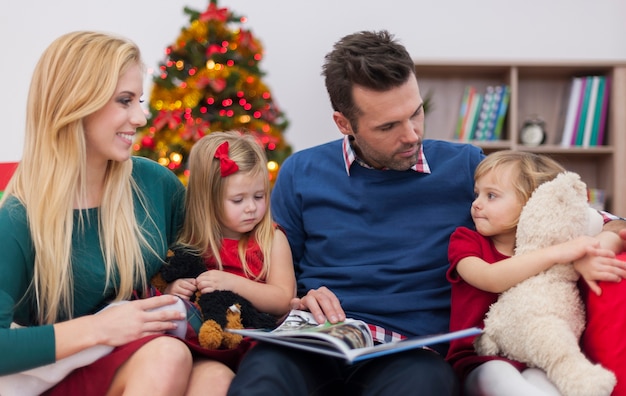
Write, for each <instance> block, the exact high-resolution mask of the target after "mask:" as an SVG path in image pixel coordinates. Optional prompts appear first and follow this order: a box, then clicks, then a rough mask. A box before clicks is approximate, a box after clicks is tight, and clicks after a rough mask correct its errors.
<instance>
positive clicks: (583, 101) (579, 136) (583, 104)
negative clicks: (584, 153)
mask: <svg viewBox="0 0 626 396" xmlns="http://www.w3.org/2000/svg"><path fill="white" fill-rule="evenodd" d="M590 95H591V77H585V89H584V90H583V92H582V95H581V96H580V102H579V104H580V106H579V107H578V110H579V117H578V127H577V128H576V135H575V139H576V140H575V141H574V143H573V144H572V146H582V144H583V136H584V134H585V121H586V120H587V107H588V105H589V96H590Z"/></svg>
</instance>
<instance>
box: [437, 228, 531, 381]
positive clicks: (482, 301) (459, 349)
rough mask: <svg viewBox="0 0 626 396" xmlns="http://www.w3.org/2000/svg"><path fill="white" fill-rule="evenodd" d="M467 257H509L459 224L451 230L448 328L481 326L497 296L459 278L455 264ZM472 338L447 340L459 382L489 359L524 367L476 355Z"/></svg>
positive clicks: (492, 260)
mask: <svg viewBox="0 0 626 396" xmlns="http://www.w3.org/2000/svg"><path fill="white" fill-rule="evenodd" d="M470 256H471V257H480V258H481V259H483V260H485V261H486V262H487V263H490V264H491V263H495V262H497V261H501V260H504V259H507V258H509V256H505V255H504V254H502V253H500V252H498V251H497V250H496V249H495V247H494V245H493V242H492V241H491V239H489V238H486V237H484V236H482V235H480V234H479V233H478V232H476V231H473V230H470V229H468V228H465V227H459V228H457V229H456V230H455V231H454V232H453V233H452V235H451V236H450V245H449V248H448V259H449V261H450V268H449V269H448V272H447V274H446V276H447V278H448V281H449V282H450V283H451V284H452V301H451V313H450V331H456V330H461V329H465V328H468V327H474V326H476V327H480V328H483V327H484V326H485V323H484V319H485V315H486V314H487V311H489V307H490V306H491V304H493V303H494V302H496V300H497V299H498V294H497V293H490V292H486V291H483V290H480V289H477V288H475V287H473V286H471V285H470V284H468V283H467V282H465V281H464V280H463V279H461V277H459V275H458V273H457V272H456V265H457V264H458V262H459V261H460V260H461V259H463V258H465V257H470ZM474 339H475V337H466V338H461V339H457V340H453V341H451V342H450V348H449V350H448V354H447V356H446V360H447V361H448V362H449V363H450V364H451V365H452V368H453V369H454V371H455V372H456V374H457V375H458V377H459V379H461V380H462V381H464V380H465V378H466V376H467V375H468V374H469V372H470V371H471V370H473V369H474V368H476V367H477V366H479V365H480V364H482V363H485V362H487V361H490V360H504V361H506V362H509V363H511V364H512V365H513V366H514V367H516V368H517V369H518V370H520V371H521V370H523V369H524V368H526V365H525V364H523V363H520V362H517V361H513V360H510V359H506V358H504V357H500V356H478V354H477V353H476V351H475V350H474V345H473V342H474Z"/></svg>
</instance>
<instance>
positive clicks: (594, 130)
mask: <svg viewBox="0 0 626 396" xmlns="http://www.w3.org/2000/svg"><path fill="white" fill-rule="evenodd" d="M598 78H599V82H598V94H597V97H596V103H595V107H594V108H593V125H592V126H591V136H590V138H589V141H588V142H587V147H589V146H597V145H598V132H599V131H600V119H601V118H602V107H603V106H604V89H605V86H606V79H605V78H604V76H600V77H598Z"/></svg>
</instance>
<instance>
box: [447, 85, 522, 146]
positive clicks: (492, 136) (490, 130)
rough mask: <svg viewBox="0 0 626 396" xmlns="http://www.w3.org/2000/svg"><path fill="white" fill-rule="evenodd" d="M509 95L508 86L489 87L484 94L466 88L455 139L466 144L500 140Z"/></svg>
mask: <svg viewBox="0 0 626 396" xmlns="http://www.w3.org/2000/svg"><path fill="white" fill-rule="evenodd" d="M509 95H510V89H509V87H508V86H507V85H489V86H487V87H486V89H485V92H484V93H482V92H478V90H477V89H476V88H475V87H473V86H469V85H468V86H466V87H465V90H464V92H463V97H462V99H461V106H460V110H459V117H458V119H457V123H456V130H455V133H454V138H455V139H456V140H460V141H465V142H467V141H471V140H476V141H484V140H497V139H500V136H501V131H502V126H503V124H504V119H505V116H506V111H507V108H508V103H509Z"/></svg>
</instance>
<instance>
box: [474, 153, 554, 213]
mask: <svg viewBox="0 0 626 396" xmlns="http://www.w3.org/2000/svg"><path fill="white" fill-rule="evenodd" d="M504 167H511V169H513V170H514V173H513V174H514V179H513V180H511V182H512V184H513V187H514V188H515V191H516V193H517V196H518V198H519V199H520V202H522V203H526V202H527V201H528V199H529V198H530V196H531V195H532V193H533V191H535V189H536V188H537V187H539V185H540V184H543V183H545V182H547V181H550V180H552V179H554V178H555V177H556V176H557V175H558V174H559V173H562V172H565V168H563V166H561V165H560V164H559V163H558V162H556V161H555V160H553V159H552V158H550V157H547V156H544V155H539V154H535V153H529V152H525V151H513V150H502V151H496V152H494V153H492V154H489V155H488V156H487V157H486V158H485V159H484V160H483V161H482V162H481V163H480V164H478V167H476V171H475V172H474V181H476V180H478V179H480V178H481V177H483V176H484V175H485V174H487V173H489V172H490V171H493V170H499V169H502V168H504Z"/></svg>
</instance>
